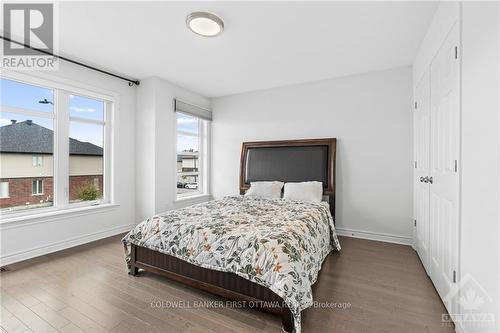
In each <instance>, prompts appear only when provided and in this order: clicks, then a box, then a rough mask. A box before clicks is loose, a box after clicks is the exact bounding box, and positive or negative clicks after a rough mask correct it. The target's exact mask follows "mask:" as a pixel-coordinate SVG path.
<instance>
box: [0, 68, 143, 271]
mask: <svg viewBox="0 0 500 333" xmlns="http://www.w3.org/2000/svg"><path fill="white" fill-rule="evenodd" d="M30 73H31V72H26V74H30ZM32 75H36V76H38V77H41V78H46V79H54V80H58V81H60V80H63V81H64V80H69V81H71V82H77V83H78V84H82V85H85V86H87V87H92V88H93V89H96V90H97V91H98V90H99V89H104V90H107V91H112V92H115V93H117V94H118V96H119V102H118V105H117V106H118V108H117V110H116V111H115V114H114V129H115V132H114V145H113V149H114V150H113V155H114V162H115V163H114V185H115V191H114V193H115V202H116V204H117V206H113V207H107V208H101V209H98V210H88V211H82V212H79V213H73V214H71V215H59V216H53V217H48V216H39V217H38V218H27V219H24V220H22V221H17V222H13V223H4V222H2V223H0V239H1V242H0V243H1V245H0V261H1V265H6V264H9V263H11V262H15V261H20V260H23V259H26V258H30V257H33V256H36V255H41V254H45V253H48V252H52V251H56V250H59V249H63V248H67V247H71V246H75V245H77V244H81V243H86V242H89V241H91V240H95V239H99V238H103V237H106V236H111V235H114V234H118V233H121V232H125V231H128V230H129V229H130V228H131V226H132V225H133V224H134V223H135V205H134V201H135V184H134V181H133V180H134V176H135V163H134V161H133V157H134V155H135V143H134V133H135V108H134V106H135V89H136V88H133V87H129V86H128V84H127V83H126V82H123V81H121V80H117V79H114V78H111V77H109V76H106V75H102V74H98V73H96V72H93V71H89V70H88V69H83V68H81V67H77V66H74V65H71V64H68V63H65V62H61V64H60V68H59V70H58V71H54V72H46V73H32Z"/></svg>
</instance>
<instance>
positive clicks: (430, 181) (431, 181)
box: [428, 176, 434, 184]
mask: <svg viewBox="0 0 500 333" xmlns="http://www.w3.org/2000/svg"><path fill="white" fill-rule="evenodd" d="M428 181H429V183H431V184H432V183H433V181H434V179H432V176H430V177H429V179H428Z"/></svg>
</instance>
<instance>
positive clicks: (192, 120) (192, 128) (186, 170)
mask: <svg viewBox="0 0 500 333" xmlns="http://www.w3.org/2000/svg"><path fill="white" fill-rule="evenodd" d="M176 117H177V197H178V198H182V197H188V196H191V195H196V194H204V193H207V189H206V187H207V186H206V185H205V184H206V182H205V179H206V176H205V175H206V169H207V168H204V167H203V166H204V163H206V157H205V155H206V150H207V148H206V146H207V139H206V138H207V131H208V124H209V122H208V121H206V120H203V119H201V118H198V117H195V116H193V115H189V114H184V113H181V112H176Z"/></svg>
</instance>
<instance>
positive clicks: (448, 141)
mask: <svg viewBox="0 0 500 333" xmlns="http://www.w3.org/2000/svg"><path fill="white" fill-rule="evenodd" d="M458 43H459V30H458V24H455V26H454V27H453V28H452V29H451V31H450V33H449V34H448V36H447V38H446V40H445V41H444V42H443V44H442V45H441V47H440V49H439V51H438V53H437V54H436V56H435V58H434V60H433V61H432V63H431V74H430V75H431V135H430V151H431V156H430V176H431V183H430V185H429V188H430V277H431V279H432V281H433V282H434V285H435V287H436V289H437V291H438V293H439V295H440V296H441V298H443V299H444V297H445V296H446V295H447V294H448V292H449V290H450V288H451V287H452V284H453V283H454V281H455V274H456V273H455V272H456V270H457V266H458V251H459V249H458V235H459V234H458V233H459V176H458V160H459V125H460V117H459V116H460V112H459V110H460V109H459V70H460V67H459V61H458V48H457V46H458V45H459V44H458ZM446 303H447V302H445V306H446V307H447V309H448V311H452V309H451V304H446Z"/></svg>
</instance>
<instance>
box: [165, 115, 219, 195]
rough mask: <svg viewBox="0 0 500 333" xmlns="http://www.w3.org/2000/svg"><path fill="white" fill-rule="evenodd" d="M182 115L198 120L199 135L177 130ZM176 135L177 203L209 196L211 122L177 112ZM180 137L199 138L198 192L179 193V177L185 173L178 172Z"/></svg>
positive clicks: (175, 192) (175, 191) (175, 187)
mask: <svg viewBox="0 0 500 333" xmlns="http://www.w3.org/2000/svg"><path fill="white" fill-rule="evenodd" d="M178 113H179V114H182V115H184V116H189V117H193V118H196V119H197V120H198V134H194V133H191V132H187V131H179V130H178V129H177V114H178ZM174 129H175V130H174V135H175V140H174V141H175V148H174V151H175V169H174V170H175V174H174V177H175V183H174V198H175V201H181V200H186V199H190V198H196V197H199V196H204V195H209V193H210V189H209V186H208V184H209V181H208V178H209V176H210V175H209V172H208V169H209V168H208V165H209V150H208V147H209V140H210V130H211V121H209V120H206V119H203V118H200V117H197V116H196V115H192V114H189V113H185V112H180V111H175V112H174ZM179 135H183V136H190V137H197V138H198V172H196V174H197V175H198V189H197V190H196V191H193V192H190V193H177V177H178V175H179V174H182V173H183V172H181V173H179V172H177V155H178V152H177V143H178V140H179ZM186 173H191V172H186Z"/></svg>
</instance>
